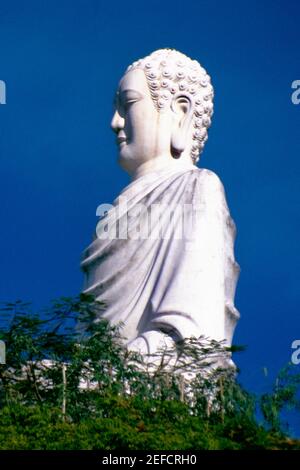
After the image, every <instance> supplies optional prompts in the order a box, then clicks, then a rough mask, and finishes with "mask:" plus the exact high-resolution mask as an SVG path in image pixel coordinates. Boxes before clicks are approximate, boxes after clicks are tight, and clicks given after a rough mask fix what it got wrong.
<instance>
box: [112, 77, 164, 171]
mask: <svg viewBox="0 0 300 470" xmlns="http://www.w3.org/2000/svg"><path fill="white" fill-rule="evenodd" d="M111 126H112V129H113V130H114V132H115V133H116V135H117V144H118V147H119V163H120V165H121V166H122V168H123V169H124V170H126V171H127V172H128V173H130V174H133V173H134V172H135V171H136V169H137V168H138V167H139V166H140V165H141V164H143V163H145V162H147V161H148V160H151V159H154V158H157V157H160V156H168V155H169V156H170V158H171V151H170V139H171V132H172V112H171V110H167V111H166V112H164V113H159V112H158V111H157V109H156V108H155V105H154V103H153V100H152V98H151V95H150V91H149V88H148V84H147V80H146V77H145V74H144V72H143V70H141V69H135V70H132V71H129V72H127V73H126V74H125V75H124V77H123V78H122V79H121V81H120V84H119V88H118V91H117V94H116V111H115V114H114V116H113V119H112V122H111Z"/></svg>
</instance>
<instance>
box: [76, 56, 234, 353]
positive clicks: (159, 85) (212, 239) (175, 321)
mask: <svg viewBox="0 0 300 470" xmlns="http://www.w3.org/2000/svg"><path fill="white" fill-rule="evenodd" d="M212 114H213V87H212V85H211V80H210V77H209V75H208V74H207V73H206V71H205V69H204V68H203V67H202V66H201V65H200V64H199V63H198V62H197V61H195V60H192V59H190V58H189V57H187V56H186V55H184V54H182V53H180V52H178V51H176V50H173V49H161V50H157V51H155V52H153V53H152V54H150V55H149V56H147V57H145V58H143V59H141V60H138V61H136V62H134V63H133V64H132V65H130V66H129V67H128V68H127V70H126V72H125V74H124V76H123V77H122V79H121V81H120V83H119V86H118V90H117V92H116V96H115V113H114V115H113V118H112V122H111V127H112V129H113V131H114V133H115V135H116V142H117V146H118V160H119V164H120V165H121V167H122V168H123V169H124V170H125V171H126V172H127V173H128V174H129V176H130V178H131V181H130V183H129V184H128V186H127V187H126V188H124V189H123V191H122V192H121V194H120V195H119V196H118V197H117V199H116V200H115V201H114V202H113V204H112V205H111V206H109V207H108V210H107V205H105V208H106V210H102V209H101V207H102V206H99V208H98V209H99V210H98V215H100V216H101V217H100V220H99V223H98V225H97V228H96V234H95V237H94V241H93V242H92V243H91V245H90V246H89V247H88V248H87V249H86V250H85V251H84V253H83V258H82V263H81V267H82V270H83V272H84V276H85V285H84V293H86V294H91V295H93V296H94V298H95V299H97V300H99V301H102V302H104V303H105V305H106V308H105V309H104V310H103V312H101V314H100V318H102V317H103V318H106V319H107V320H109V321H110V322H111V323H112V324H121V333H122V334H123V336H124V338H126V342H127V344H128V348H129V349H130V350H133V351H138V352H140V353H142V354H145V355H146V354H150V355H151V354H154V353H155V352H156V351H157V350H158V349H159V348H161V347H162V346H164V345H166V346H169V345H171V344H174V342H176V341H178V340H182V339H185V338H190V337H196V338H198V337H201V336H204V337H206V338H210V339H214V340H217V341H222V340H224V341H225V342H226V344H227V345H231V342H232V336H233V333H234V329H235V326H236V323H237V320H238V318H239V313H238V311H237V310H236V308H235V306H234V295H235V288H236V283H237V279H238V275H239V266H238V264H237V263H236V262H235V259H234V239H235V231H236V230H235V225H234V222H233V220H232V218H231V216H230V213H229V209H228V206H227V203H226V197H225V193H224V188H223V185H222V183H221V181H220V179H219V178H218V176H217V175H216V174H215V173H213V172H212V171H209V170H206V169H202V168H199V167H197V166H196V164H197V162H198V160H199V156H200V154H201V153H202V151H203V149H204V145H205V142H206V140H207V131H208V128H209V127H210V124H211V118H212ZM112 177H113V175H112Z"/></svg>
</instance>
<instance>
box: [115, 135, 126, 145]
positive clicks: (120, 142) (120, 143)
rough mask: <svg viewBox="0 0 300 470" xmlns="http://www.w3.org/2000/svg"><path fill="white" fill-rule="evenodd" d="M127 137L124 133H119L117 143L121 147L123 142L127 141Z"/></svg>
mask: <svg viewBox="0 0 300 470" xmlns="http://www.w3.org/2000/svg"><path fill="white" fill-rule="evenodd" d="M126 140H127V139H126V137H125V136H124V135H118V137H117V144H118V145H119V146H120V147H121V146H122V144H125V143H126Z"/></svg>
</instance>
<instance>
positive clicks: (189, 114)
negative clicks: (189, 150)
mask: <svg viewBox="0 0 300 470" xmlns="http://www.w3.org/2000/svg"><path fill="white" fill-rule="evenodd" d="M171 109H172V111H173V112H174V113H175V114H176V123H175V125H174V128H173V131H172V136H171V152H172V155H173V157H174V158H179V157H180V155H181V154H182V152H183V151H184V150H185V148H186V146H187V144H188V137H189V134H188V131H189V129H190V124H191V122H192V119H193V114H194V106H193V102H192V99H191V97H190V96H188V95H186V94H184V93H178V94H177V95H175V96H174V98H173V100H172V103H171Z"/></svg>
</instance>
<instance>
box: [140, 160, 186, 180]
mask: <svg viewBox="0 0 300 470" xmlns="http://www.w3.org/2000/svg"><path fill="white" fill-rule="evenodd" d="M186 167H191V168H194V167H195V165H194V164H193V162H192V160H191V158H190V157H189V156H188V157H186V156H184V155H182V157H180V158H178V159H175V158H173V157H170V155H167V156H161V157H157V158H153V159H152V160H149V161H147V162H144V163H142V164H141V165H140V166H139V167H138V168H137V169H136V171H135V172H134V173H133V174H132V175H131V181H135V180H136V179H138V178H140V177H141V176H145V175H147V174H148V173H152V172H153V171H160V170H166V169H168V170H171V169H174V170H175V169H178V170H180V169H181V168H182V169H183V168H186Z"/></svg>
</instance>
